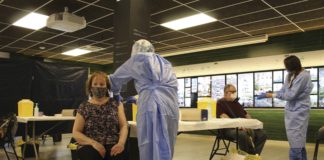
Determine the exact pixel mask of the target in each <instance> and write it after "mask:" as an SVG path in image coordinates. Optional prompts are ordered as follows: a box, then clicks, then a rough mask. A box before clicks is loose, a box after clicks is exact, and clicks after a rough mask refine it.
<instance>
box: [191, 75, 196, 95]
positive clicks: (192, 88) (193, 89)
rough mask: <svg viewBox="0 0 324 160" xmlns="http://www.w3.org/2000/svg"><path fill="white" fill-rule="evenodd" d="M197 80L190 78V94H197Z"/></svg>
mask: <svg viewBox="0 0 324 160" xmlns="http://www.w3.org/2000/svg"><path fill="white" fill-rule="evenodd" d="M197 84H198V79H197V78H192V79H191V92H192V93H197V90H198V87H197Z"/></svg>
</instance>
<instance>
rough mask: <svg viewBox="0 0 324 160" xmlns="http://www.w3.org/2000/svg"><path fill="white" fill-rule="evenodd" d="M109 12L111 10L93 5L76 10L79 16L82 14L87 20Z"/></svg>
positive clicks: (93, 19) (92, 19) (95, 18)
mask: <svg viewBox="0 0 324 160" xmlns="http://www.w3.org/2000/svg"><path fill="white" fill-rule="evenodd" d="M94 13H96V14H94ZM111 13H112V11H109V10H106V9H103V8H98V7H95V6H88V7H86V8H84V9H82V10H81V11H79V12H77V14H78V15H79V16H84V17H85V19H86V20H87V22H91V21H95V20H97V19H99V18H101V17H103V16H107V15H110V14H111Z"/></svg>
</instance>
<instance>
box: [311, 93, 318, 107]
mask: <svg viewBox="0 0 324 160" xmlns="http://www.w3.org/2000/svg"><path fill="white" fill-rule="evenodd" d="M310 99H311V107H317V95H310Z"/></svg>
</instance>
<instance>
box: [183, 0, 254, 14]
mask: <svg viewBox="0 0 324 160" xmlns="http://www.w3.org/2000/svg"><path fill="white" fill-rule="evenodd" d="M250 1H251V0H223V1H217V3H215V1H212V0H199V1H197V2H195V3H192V4H189V6H190V7H193V8H195V9H198V10H200V11H203V12H206V11H210V10H220V9H222V8H224V9H225V8H228V7H231V6H235V5H241V4H243V3H246V2H250Z"/></svg>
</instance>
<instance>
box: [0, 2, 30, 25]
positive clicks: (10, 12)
mask: <svg viewBox="0 0 324 160" xmlns="http://www.w3.org/2000/svg"><path fill="white" fill-rule="evenodd" d="M6 2H7V0H6ZM16 7H17V6H16ZM0 11H1V14H0V22H2V23H5V24H13V23H14V22H16V21H17V20H18V19H20V18H22V17H24V16H25V15H27V14H28V13H29V12H26V11H20V10H17V9H13V8H8V7H5V6H2V5H0Z"/></svg>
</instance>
